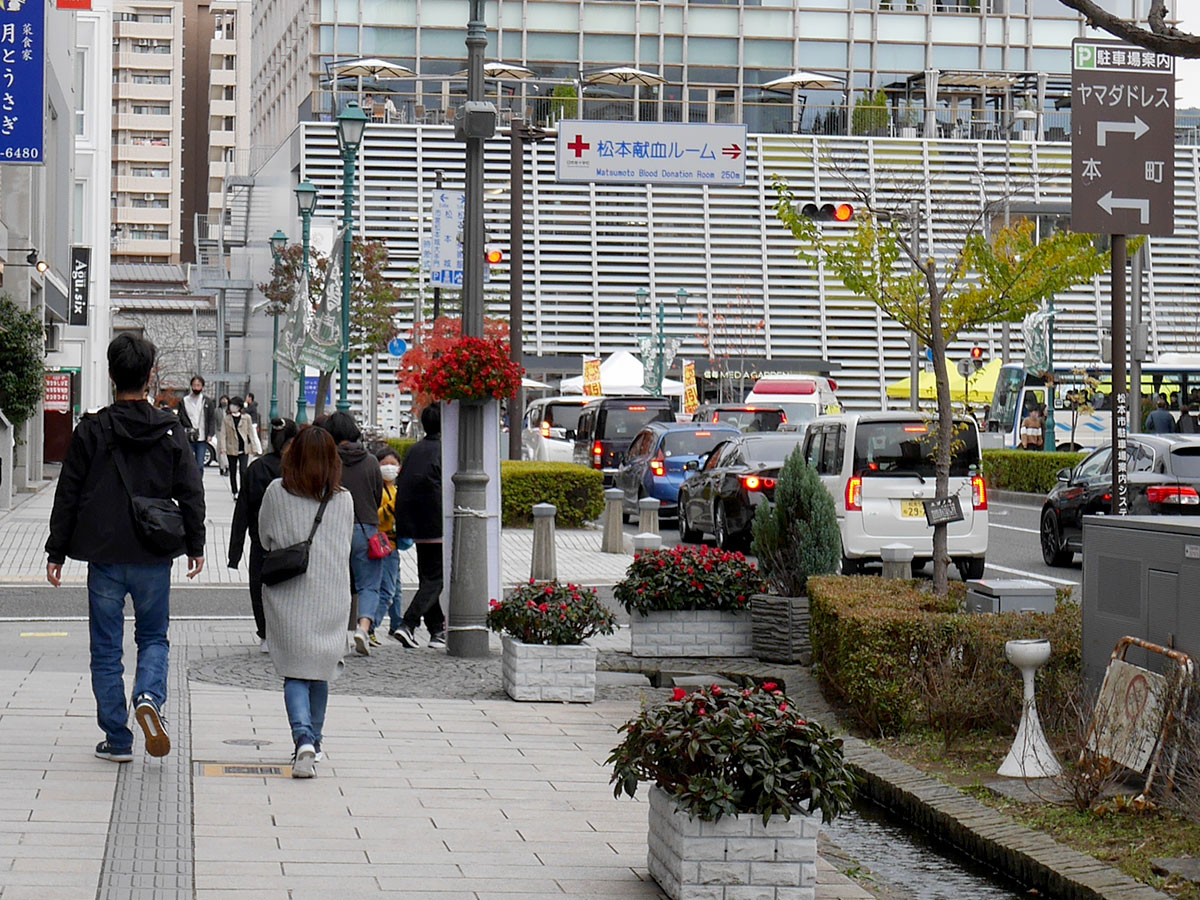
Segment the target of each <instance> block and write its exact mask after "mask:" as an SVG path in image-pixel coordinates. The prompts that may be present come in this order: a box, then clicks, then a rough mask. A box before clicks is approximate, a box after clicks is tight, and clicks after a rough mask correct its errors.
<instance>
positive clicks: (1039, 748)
mask: <svg viewBox="0 0 1200 900" xmlns="http://www.w3.org/2000/svg"><path fill="white" fill-rule="evenodd" d="M1004 656H1005V658H1006V659H1007V660H1008V661H1009V662H1010V663H1012V664H1013V665H1014V666H1016V667H1017V668H1018V669H1020V670H1021V679H1022V681H1023V682H1024V685H1025V699H1024V703H1023V709H1022V711H1021V725H1020V727H1019V728H1017V738H1016V740H1014V741H1013V745H1012V748H1011V749H1010V750H1009V751H1008V756H1006V757H1005V758H1004V762H1003V763H1002V764H1001V766H1000V769H999V774H1001V775H1003V776H1005V777H1006V778H1049V777H1053V776H1055V775H1061V774H1062V766H1061V765H1059V762H1058V759H1057V758H1056V757H1055V756H1054V751H1053V750H1051V749H1050V745H1049V744H1048V743H1046V735H1045V733H1044V732H1043V731H1042V723H1041V721H1040V720H1039V719H1038V711H1037V703H1036V702H1035V701H1034V691H1033V677H1034V675H1036V674H1037V670H1038V669H1040V668H1041V667H1042V666H1044V665H1045V664H1046V661H1047V660H1049V659H1050V642H1049V641H1047V640H1041V639H1037V638H1034V639H1030V640H1021V641H1008V642H1007V643H1006V644H1005V645H1004Z"/></svg>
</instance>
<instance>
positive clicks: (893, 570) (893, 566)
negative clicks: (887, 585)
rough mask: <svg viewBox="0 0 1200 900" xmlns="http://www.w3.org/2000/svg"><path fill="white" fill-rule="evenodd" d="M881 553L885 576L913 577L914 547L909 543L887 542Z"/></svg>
mask: <svg viewBox="0 0 1200 900" xmlns="http://www.w3.org/2000/svg"><path fill="white" fill-rule="evenodd" d="M880 555H881V556H883V577H884V578H912V561H913V548H912V547H910V546H908V544H886V545H884V546H883V547H882V548H881V553H880Z"/></svg>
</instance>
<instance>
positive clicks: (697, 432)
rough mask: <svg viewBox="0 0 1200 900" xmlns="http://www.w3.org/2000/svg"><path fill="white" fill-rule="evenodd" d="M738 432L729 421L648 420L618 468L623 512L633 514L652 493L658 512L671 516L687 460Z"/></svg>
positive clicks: (676, 511)
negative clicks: (725, 422)
mask: <svg viewBox="0 0 1200 900" xmlns="http://www.w3.org/2000/svg"><path fill="white" fill-rule="evenodd" d="M740 435H741V432H740V431H738V430H737V429H736V428H733V427H731V426H729V425H715V424H712V423H708V422H702V423H696V422H685V423H675V422H651V423H650V424H649V425H647V426H646V427H645V428H643V429H642V430H641V431H639V432H638V433H637V437H635V438H634V439H633V443H631V444H630V445H629V450H628V451H627V452H626V454H625V461H624V462H623V463H622V464H621V468H620V469H618V470H617V477H616V486H617V487H618V488H620V489H621V491H622V492H623V494H624V496H623V497H622V508H623V510H624V512H625V515H626V516H636V515H637V513H638V501H639V500H641V499H642V498H643V497H653V498H655V499H656V500H658V501H659V503H660V506H659V508H658V512H659V515H660V516H662V517H663V518H664V519H674V518H675V517H676V516H678V514H679V486H680V485H681V484H683V482H684V480H685V479H686V478H687V477H688V476H689V475H691V474H692V469H688V468H686V467H687V464H688V463H689V462H695V461H696V460H698V459H700V457H702V456H703V455H704V454H705V453H707V452H708V451H709V450H711V449H712V448H713V447H715V446H717V444H719V443H721V442H722V441H727V440H729V439H730V438H735V437H739V436H740ZM693 469H694V467H693Z"/></svg>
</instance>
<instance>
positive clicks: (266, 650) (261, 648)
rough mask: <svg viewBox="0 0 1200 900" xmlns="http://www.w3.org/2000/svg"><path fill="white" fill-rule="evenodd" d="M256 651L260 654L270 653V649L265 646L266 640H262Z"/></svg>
mask: <svg viewBox="0 0 1200 900" xmlns="http://www.w3.org/2000/svg"><path fill="white" fill-rule="evenodd" d="M258 650H259V652H260V653H270V652H271V648H270V647H268V646H267V639H266V638H263V639H262V641H261V642H260V643H259V645H258Z"/></svg>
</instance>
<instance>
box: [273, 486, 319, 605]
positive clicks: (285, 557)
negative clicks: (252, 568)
mask: <svg viewBox="0 0 1200 900" xmlns="http://www.w3.org/2000/svg"><path fill="white" fill-rule="evenodd" d="M328 503H329V500H328V498H326V499H325V500H322V501H321V507H320V509H318V510H317V516H316V518H314V519H313V523H312V528H311V529H309V532H308V538H307V539H305V540H303V541H301V542H300V543H298V544H292V545H291V546H290V547H280V548H278V549H277V550H268V551H267V552H266V553H265V554H264V555H263V562H262V576H261V577H262V583H263V584H267V585H276V584H282V583H283V582H285V581H287V580H289V579H291V578H295V577H296V576H297V575H303V574H304V573H305V572H307V571H308V551H309V548H310V547H312V542H313V535H315V534H316V533H317V526H318V525H320V524H321V517H322V516H324V515H325V507H326V506H327V505H328Z"/></svg>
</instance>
